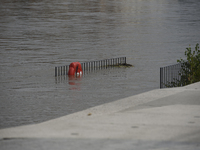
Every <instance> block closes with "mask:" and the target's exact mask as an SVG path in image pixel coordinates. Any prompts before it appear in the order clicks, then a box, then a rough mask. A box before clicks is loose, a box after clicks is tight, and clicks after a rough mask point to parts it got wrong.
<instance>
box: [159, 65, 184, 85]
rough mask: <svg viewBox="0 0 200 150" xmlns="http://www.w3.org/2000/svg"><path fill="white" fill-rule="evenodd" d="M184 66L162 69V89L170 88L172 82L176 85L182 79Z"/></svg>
mask: <svg viewBox="0 0 200 150" xmlns="http://www.w3.org/2000/svg"><path fill="white" fill-rule="evenodd" d="M181 66H182V64H181V63H179V64H175V65H170V66H166V67H161V68H160V88H168V87H170V86H168V85H170V84H171V83H172V82H174V83H175V84H176V82H177V83H178V81H180V79H181V74H180V71H181Z"/></svg>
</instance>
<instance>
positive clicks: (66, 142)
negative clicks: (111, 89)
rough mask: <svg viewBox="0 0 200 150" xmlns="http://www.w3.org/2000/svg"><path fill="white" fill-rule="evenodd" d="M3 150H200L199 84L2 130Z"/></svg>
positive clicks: (0, 142)
mask: <svg viewBox="0 0 200 150" xmlns="http://www.w3.org/2000/svg"><path fill="white" fill-rule="evenodd" d="M0 149H1V150H9V149H15V150H23V149H48V150H51V149H52V150H53V149H57V150H58V149H81V150H84V149H87V150H90V149H91V150H93V149H109V150H110V149H111V150H112V149H113V150H114V149H139V150H140V149H141V150H142V149H180V150H185V149H192V150H195V149H198V150H199V149H200V82H198V83H195V84H191V85H188V86H185V87H180V88H169V89H157V90H152V91H149V92H145V93H142V94H139V95H135V96H131V97H127V98H124V99H121V100H117V101H115V102H111V103H107V104H103V105H100V106H97V107H93V108H90V109H87V110H84V111H80V112H77V113H74V114H71V115H67V116H64V117H60V118H57V119H54V120H49V121H46V122H43V123H39V124H33V125H26V126H20V127H14V128H7V129H2V130H0Z"/></svg>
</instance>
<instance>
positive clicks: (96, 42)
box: [0, 0, 200, 128]
mask: <svg viewBox="0 0 200 150" xmlns="http://www.w3.org/2000/svg"><path fill="white" fill-rule="evenodd" d="M199 6H200V1H199V0H123V1H122V0H54V1H49V0H1V1H0V128H6V127H12V126H18V125H24V124H33V123H38V122H42V121H46V120H49V119H53V118H56V117H60V116H64V115H67V114H70V113H74V112H77V111H80V110H83V109H86V108H89V107H93V106H96V105H100V104H103V103H107V102H111V101H114V100H118V99H120V98H124V97H128V96H131V95H135V94H138V93H141V92H145V91H149V90H152V89H156V88H159V80H160V79H159V68H160V67H162V66H166V65H171V64H174V63H176V60H177V59H179V58H180V57H182V58H184V51H185V48H186V47H188V46H189V44H191V46H192V49H194V47H195V44H196V43H198V42H200V9H199ZM121 56H126V57H127V63H130V64H132V65H134V67H131V68H110V69H105V70H99V71H95V72H91V73H89V74H86V75H84V76H83V77H82V78H78V79H74V80H73V83H74V84H73V85H71V84H69V79H68V77H67V76H62V77H59V78H56V77H55V76H54V68H55V66H61V65H69V64H70V63H71V62H74V61H79V62H85V61H93V60H101V59H109V58H115V57H121Z"/></svg>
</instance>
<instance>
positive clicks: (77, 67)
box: [68, 62, 83, 76]
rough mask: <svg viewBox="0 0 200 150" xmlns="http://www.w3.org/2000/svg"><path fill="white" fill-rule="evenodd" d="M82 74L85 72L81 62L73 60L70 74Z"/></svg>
mask: <svg viewBox="0 0 200 150" xmlns="http://www.w3.org/2000/svg"><path fill="white" fill-rule="evenodd" d="M82 74H83V70H82V67H81V64H80V63H79V62H73V63H71V64H70V65H69V71H68V75H73V76H74V75H77V76H81V75H82Z"/></svg>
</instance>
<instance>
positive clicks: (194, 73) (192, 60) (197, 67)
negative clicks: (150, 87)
mask: <svg viewBox="0 0 200 150" xmlns="http://www.w3.org/2000/svg"><path fill="white" fill-rule="evenodd" d="M185 56H186V57H187V60H183V59H180V60H177V62H178V63H181V70H180V71H179V75H180V76H181V78H180V80H178V79H174V81H173V82H169V83H168V84H167V85H166V86H167V87H177V86H185V85H188V84H191V83H195V82H198V81H200V50H199V44H198V43H197V44H196V47H195V50H194V51H193V52H192V50H191V47H189V48H186V51H185Z"/></svg>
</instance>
